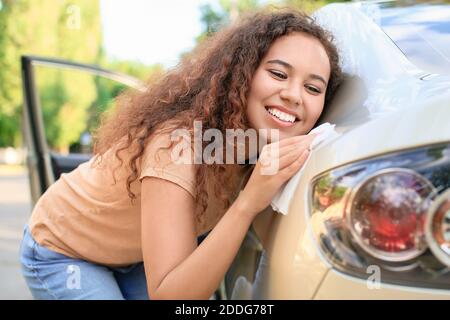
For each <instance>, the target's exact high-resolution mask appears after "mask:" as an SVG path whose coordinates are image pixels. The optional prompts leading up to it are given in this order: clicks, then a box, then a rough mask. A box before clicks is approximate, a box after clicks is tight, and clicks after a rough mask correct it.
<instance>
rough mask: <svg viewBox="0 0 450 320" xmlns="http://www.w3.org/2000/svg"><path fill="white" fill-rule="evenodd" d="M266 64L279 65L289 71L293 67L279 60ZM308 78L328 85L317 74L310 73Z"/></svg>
mask: <svg viewBox="0 0 450 320" xmlns="http://www.w3.org/2000/svg"><path fill="white" fill-rule="evenodd" d="M266 63H274V64H279V65H282V66H283V67H286V68H288V69H289V70H292V69H294V67H293V66H291V65H290V64H289V63H287V62H286V61H283V60H280V59H274V60H269V61H267V62H266ZM309 78H311V79H315V80H319V81H320V82H323V84H324V85H325V86H328V83H327V82H326V81H325V79H324V78H323V77H321V76H319V75H318V74H314V73H312V74H310V75H309Z"/></svg>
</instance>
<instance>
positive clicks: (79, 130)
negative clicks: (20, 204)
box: [21, 56, 144, 206]
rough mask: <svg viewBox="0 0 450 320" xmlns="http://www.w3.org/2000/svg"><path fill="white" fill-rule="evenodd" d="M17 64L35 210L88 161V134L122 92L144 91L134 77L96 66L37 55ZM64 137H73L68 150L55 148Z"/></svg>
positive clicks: (24, 58) (27, 159)
mask: <svg viewBox="0 0 450 320" xmlns="http://www.w3.org/2000/svg"><path fill="white" fill-rule="evenodd" d="M21 64H22V85H23V93H24V108H23V125H22V128H23V136H24V142H25V144H26V147H27V157H26V164H27V167H28V175H29V179H30V188H31V199H32V205H33V206H34V204H35V203H36V201H37V199H38V198H39V197H40V196H41V195H42V194H43V193H44V192H45V190H47V188H48V187H49V186H50V185H51V184H52V183H53V182H55V181H56V180H57V179H58V178H59V176H60V175H61V174H62V173H66V172H70V171H72V170H73V169H75V168H76V167H77V166H78V165H79V164H80V163H82V162H85V161H88V160H89V159H90V158H91V156H92V153H91V152H92V145H91V142H90V130H91V129H95V125H96V124H98V117H99V115H100V114H101V113H102V112H103V111H105V110H107V108H108V107H109V106H111V104H112V103H113V101H114V98H115V97H116V96H117V95H118V94H119V93H120V92H122V91H123V90H124V89H128V88H130V87H131V88H134V89H137V90H144V86H143V83H142V82H141V81H139V80H137V79H135V78H133V77H130V76H128V75H124V74H120V73H116V72H112V71H108V70H104V69H102V68H99V67H97V66H94V65H86V64H80V63H74V62H69V61H64V60H59V59H53V58H44V57H36V56H22V57H21ZM86 115H87V116H86ZM80 119H81V121H80ZM75 122H76V124H77V125H76V126H74V123H75ZM64 130H65V131H64ZM63 133H64V134H65V136H66V137H67V136H68V135H69V136H70V135H72V138H70V137H69V140H67V141H70V139H71V142H70V144H69V145H70V147H69V148H67V147H66V148H61V147H60V146H61V144H59V145H58V139H59V137H61V136H62V135H63ZM74 137H75V138H74ZM74 140H75V142H74ZM67 141H66V145H67Z"/></svg>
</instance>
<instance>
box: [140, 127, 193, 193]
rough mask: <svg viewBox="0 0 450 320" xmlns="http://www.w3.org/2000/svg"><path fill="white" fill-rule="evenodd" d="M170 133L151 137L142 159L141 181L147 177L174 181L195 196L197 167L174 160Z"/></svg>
mask: <svg viewBox="0 0 450 320" xmlns="http://www.w3.org/2000/svg"><path fill="white" fill-rule="evenodd" d="M171 142H172V141H171V139H170V134H167V133H166V134H159V135H157V136H154V137H152V138H150V141H149V142H148V144H147V146H146V147H145V149H144V154H143V156H142V160H141V172H140V175H139V181H141V182H142V179H143V178H145V177H156V178H160V179H164V180H168V181H170V182H173V183H175V184H177V185H179V186H180V187H182V188H183V189H185V190H186V191H188V192H189V193H190V194H191V195H192V197H195V167H194V164H186V163H177V161H173V158H174V156H173V155H174V154H173V151H174V148H173V146H175V145H176V142H175V143H174V144H173V146H172V148H170V149H167V148H168V147H169V146H170V144H171Z"/></svg>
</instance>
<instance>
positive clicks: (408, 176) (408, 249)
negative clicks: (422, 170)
mask: <svg viewBox="0 0 450 320" xmlns="http://www.w3.org/2000/svg"><path fill="white" fill-rule="evenodd" d="M433 195H434V187H433V185H432V184H431V183H430V182H429V181H428V180H427V179H426V178H425V177H423V176H421V175H419V174H417V173H416V172H414V171H412V170H407V169H387V170H382V171H379V172H377V173H376V174H374V175H372V176H370V177H369V178H367V179H366V180H364V181H363V182H362V183H361V184H360V185H359V186H358V187H357V188H355V192H354V193H353V195H352V197H351V198H350V203H349V206H348V210H347V213H346V214H347V222H348V224H349V227H350V230H351V233H352V234H353V236H354V238H355V240H356V242H357V243H358V244H359V245H360V246H361V247H362V248H363V249H364V250H365V251H367V252H368V253H369V254H371V255H372V256H374V257H376V258H379V259H382V260H386V261H406V260H409V259H412V258H414V257H417V256H418V255H420V254H421V253H422V252H423V251H424V250H425V249H426V242H425V235H424V225H425V217H426V213H427V210H428V208H429V205H430V200H431V197H432V196H433Z"/></svg>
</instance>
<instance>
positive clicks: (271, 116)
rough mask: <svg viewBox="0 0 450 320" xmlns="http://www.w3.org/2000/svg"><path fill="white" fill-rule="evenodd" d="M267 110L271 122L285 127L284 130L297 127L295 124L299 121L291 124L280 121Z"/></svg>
mask: <svg viewBox="0 0 450 320" xmlns="http://www.w3.org/2000/svg"><path fill="white" fill-rule="evenodd" d="M265 109H266V114H267V116H268V117H269V118H270V119H271V121H272V122H273V123H274V124H276V125H277V126H279V127H283V128H287V127H292V126H293V125H295V123H296V122H297V121H299V120H297V119H296V120H295V121H294V122H289V121H283V120H281V119H278V118H277V117H276V116H274V115H272V114H271V113H270V112H269V110H267V107H266V108H265Z"/></svg>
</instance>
